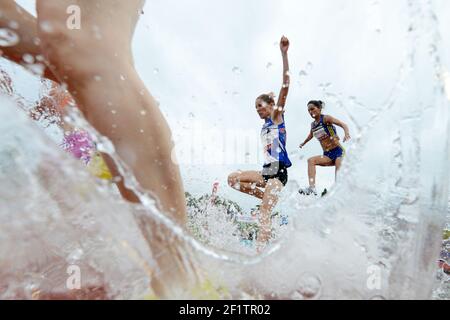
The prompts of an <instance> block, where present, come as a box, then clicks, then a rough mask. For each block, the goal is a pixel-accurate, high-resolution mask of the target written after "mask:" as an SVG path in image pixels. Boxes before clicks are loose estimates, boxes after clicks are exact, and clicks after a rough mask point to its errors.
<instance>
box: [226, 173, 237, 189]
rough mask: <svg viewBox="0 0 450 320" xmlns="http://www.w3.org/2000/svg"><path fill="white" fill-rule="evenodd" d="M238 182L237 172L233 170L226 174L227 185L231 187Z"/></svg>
mask: <svg viewBox="0 0 450 320" xmlns="http://www.w3.org/2000/svg"><path fill="white" fill-rule="evenodd" d="M237 183H238V173H236V172H234V173H232V174H230V175H229V176H228V185H229V186H230V187H232V188H234V187H235V185H236V184H237Z"/></svg>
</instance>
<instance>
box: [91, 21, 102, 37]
mask: <svg viewBox="0 0 450 320" xmlns="http://www.w3.org/2000/svg"><path fill="white" fill-rule="evenodd" d="M92 30H93V31H94V37H95V39H97V40H101V39H102V34H101V32H100V28H99V27H98V26H95V25H94V26H92Z"/></svg>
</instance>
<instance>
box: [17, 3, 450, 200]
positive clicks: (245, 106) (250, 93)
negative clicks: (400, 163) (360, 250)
mask: <svg viewBox="0 0 450 320" xmlns="http://www.w3.org/2000/svg"><path fill="white" fill-rule="evenodd" d="M18 2H19V3H21V4H22V5H24V6H25V7H26V8H27V9H29V10H31V11H33V6H34V1H32V0H21V1H18ZM433 4H434V7H435V12H436V14H437V16H438V18H439V19H440V23H441V24H440V26H439V27H440V31H441V33H442V34H444V32H447V30H450V22H449V21H448V19H447V17H448V13H449V12H450V4H449V1H446V0H435V1H433ZM144 12H145V13H144V15H143V16H142V17H141V20H140V23H139V25H138V29H137V32H136V36H135V40H134V52H135V59H136V60H135V61H136V66H137V69H138V71H139V73H140V75H141V76H142V78H143V79H144V81H145V83H146V84H147V86H148V88H149V89H150V91H151V92H152V94H153V95H154V96H155V97H156V98H157V99H158V100H159V101H160V102H161V108H162V110H163V112H164V113H165V114H166V115H167V118H168V121H169V123H170V125H171V127H172V129H173V132H174V140H175V142H176V143H177V144H178V148H179V149H183V148H187V147H188V146H189V145H190V144H191V143H192V141H193V140H192V139H193V138H192V137H193V136H194V135H195V133H194V131H195V129H194V128H197V129H198V127H200V126H201V127H202V128H203V132H204V136H203V138H201V137H200V138H198V139H200V140H197V147H198V144H200V145H201V149H202V150H203V151H204V152H205V153H206V158H208V157H213V156H217V155H218V154H219V155H220V153H221V152H223V148H224V145H223V143H222V141H219V140H218V139H219V138H220V135H221V134H222V136H223V135H226V134H228V135H231V136H232V134H233V133H235V134H236V136H237V137H239V136H240V135H246V134H248V135H253V136H254V137H255V139H256V140H255V143H258V146H257V147H256V148H253V147H251V148H249V150H244V151H243V152H244V153H246V154H247V156H248V158H249V159H251V160H253V161H252V162H255V163H254V164H249V165H244V164H242V163H237V164H232V165H221V166H205V165H203V166H198V165H197V166H189V165H185V164H184V165H182V173H183V177H184V181H185V188H186V190H187V191H191V192H194V193H206V192H209V190H210V186H211V185H212V183H213V181H214V180H215V179H218V180H219V181H220V182H221V184H222V187H221V189H220V192H221V194H222V195H226V196H227V197H230V198H231V199H233V200H236V201H238V202H241V203H244V204H245V205H248V206H250V205H252V204H254V203H256V202H254V201H253V200H249V199H247V198H245V197H242V196H240V195H238V194H237V193H235V192H233V191H232V190H230V188H228V187H227V186H226V176H227V174H228V173H229V172H230V171H231V170H233V169H239V168H241V169H253V170H259V169H260V167H261V163H256V162H261V161H262V157H260V153H261V152H262V151H261V148H260V146H259V140H258V139H259V138H258V136H259V130H260V127H261V125H262V121H261V120H260V119H259V117H258V116H257V114H256V112H255V109H254V100H255V98H256V97H257V96H258V95H259V94H261V93H267V92H270V91H273V92H275V93H276V94H278V91H279V89H280V85H281V76H282V75H281V73H282V61H281V55H280V50H279V47H278V41H279V38H280V37H281V36H282V35H286V36H287V37H289V39H290V42H291V48H290V50H289V59H290V67H291V75H292V79H291V90H290V93H289V97H288V101H287V107H286V110H287V111H286V126H287V132H288V151H291V152H292V155H291V158H292V159H291V160H292V162H293V163H294V166H293V168H291V170H290V171H289V175H290V177H291V179H292V180H294V179H296V180H298V183H299V184H300V185H306V184H307V178H306V170H307V168H306V159H307V158H308V157H310V156H314V155H319V154H321V153H322V151H321V148H320V145H319V143H318V142H317V141H312V142H311V143H310V144H309V145H308V146H307V147H306V148H305V149H303V150H302V151H301V152H300V153H298V152H297V150H298V148H297V146H298V145H299V143H300V142H302V141H303V140H304V138H305V137H306V135H307V134H308V131H309V128H310V123H311V121H312V120H311V118H310V117H309V115H308V113H307V111H306V103H307V102H308V101H309V100H311V99H321V100H324V101H325V102H327V108H326V110H325V113H327V114H331V115H333V116H335V117H337V118H339V119H341V120H343V121H345V122H347V123H348V124H349V126H350V130H351V134H352V135H353V136H356V135H357V131H358V126H364V124H366V122H367V121H368V119H369V118H370V117H371V116H372V115H373V113H371V111H376V110H377V109H379V108H380V106H381V105H382V104H383V103H385V102H386V100H387V97H388V96H389V93H390V91H391V90H392V88H393V87H394V86H395V84H396V80H397V77H398V73H399V70H400V66H401V65H402V63H403V62H404V60H405V55H406V53H407V51H408V38H407V34H408V27H409V20H408V19H409V12H408V7H407V1H406V0H367V1H362V0H357V1H356V0H316V1H306V0H305V1H299V0H284V1H283V0H281V1H280V0H277V1H275V0H245V1H242V0H220V1H218V0H216V1H206V0H183V1H180V0H154V1H150V0H147V3H146V5H145V8H144ZM445 13H447V16H445ZM444 16H445V17H444ZM444 38H445V37H444ZM444 53H446V55H445V57H444V58H443V59H444V63H445V64H446V65H447V66H448V62H449V60H448V58H447V57H449V56H450V50H449V47H448V46H447V47H445V48H444ZM350 116H351V118H352V119H353V120H352V119H351V118H350ZM214 131H215V133H214ZM339 133H340V135H341V136H343V133H342V131H341V130H339ZM233 150H234V149H233ZM233 150H231V151H233ZM294 151H296V152H297V153H294ZM226 152H230V150H229V149H226ZM258 153H259V154H258ZM300 157H302V159H301V160H300ZM333 180H334V171H333V169H330V168H328V169H319V172H318V186H319V187H328V186H330V185H331V184H332V183H333Z"/></svg>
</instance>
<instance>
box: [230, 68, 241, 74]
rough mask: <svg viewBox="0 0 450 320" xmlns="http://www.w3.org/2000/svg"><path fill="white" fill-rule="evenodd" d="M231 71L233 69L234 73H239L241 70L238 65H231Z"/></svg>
mask: <svg viewBox="0 0 450 320" xmlns="http://www.w3.org/2000/svg"><path fill="white" fill-rule="evenodd" d="M231 71H233V73H234V74H238V75H239V74H241V73H242V70H241V69H240V68H239V67H233V69H231Z"/></svg>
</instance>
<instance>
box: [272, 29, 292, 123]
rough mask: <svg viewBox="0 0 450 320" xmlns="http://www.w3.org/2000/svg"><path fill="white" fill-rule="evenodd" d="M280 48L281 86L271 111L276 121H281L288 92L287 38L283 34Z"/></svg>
mask: <svg viewBox="0 0 450 320" xmlns="http://www.w3.org/2000/svg"><path fill="white" fill-rule="evenodd" d="M280 50H281V55H282V57H283V84H282V86H281V90H280V94H279V96H278V102H277V105H276V108H275V109H274V111H273V113H272V119H273V120H274V122H276V123H280V122H283V113H284V106H285V105H286V99H287V95H288V93H289V85H290V81H291V79H290V75H289V59H288V50H289V39H288V38H286V37H285V36H283V37H282V38H281V40H280Z"/></svg>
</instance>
